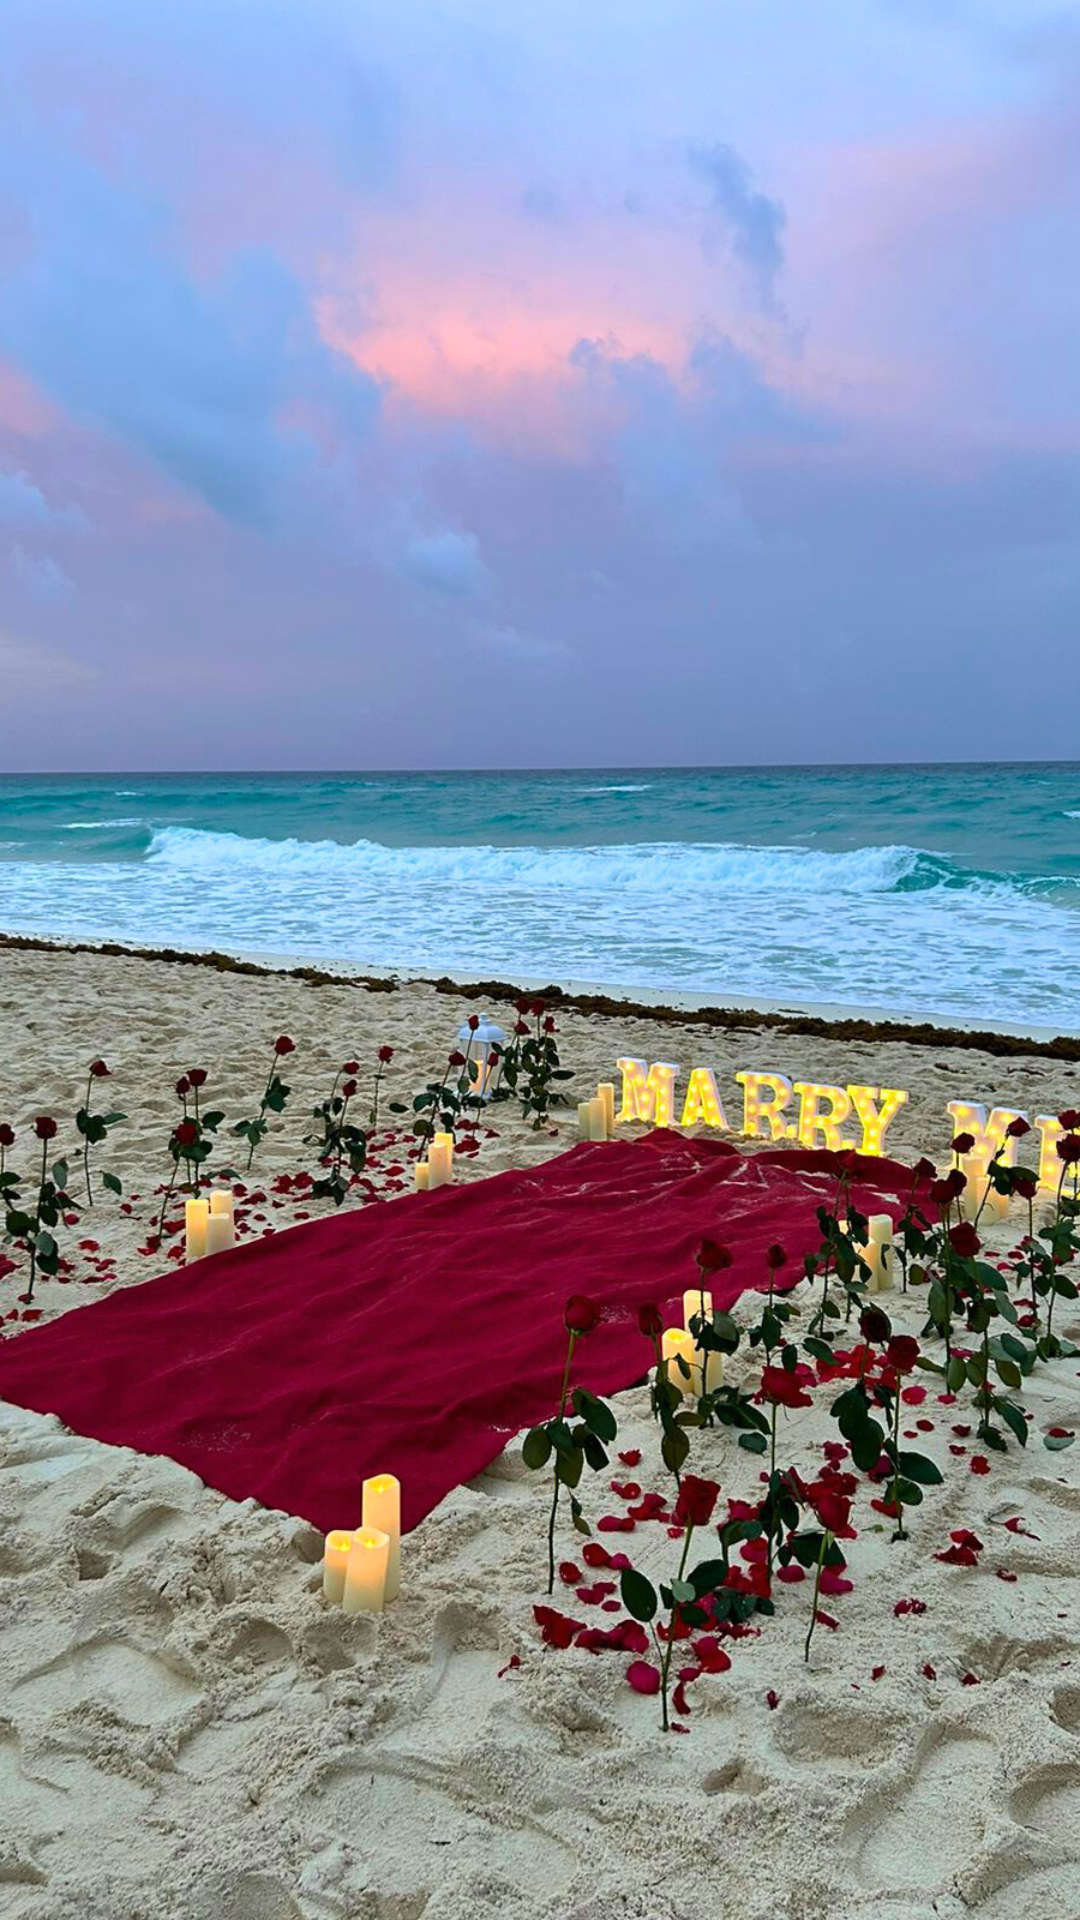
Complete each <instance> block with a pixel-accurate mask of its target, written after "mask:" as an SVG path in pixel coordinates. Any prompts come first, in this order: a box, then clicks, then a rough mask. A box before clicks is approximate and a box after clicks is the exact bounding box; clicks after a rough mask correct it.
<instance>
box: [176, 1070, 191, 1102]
mask: <svg viewBox="0 0 1080 1920" xmlns="http://www.w3.org/2000/svg"><path fill="white" fill-rule="evenodd" d="M176 1091H177V1093H178V1094H179V1095H180V1098H181V1100H182V1099H183V1098H184V1095H185V1094H186V1093H190V1092H191V1081H190V1080H189V1079H188V1077H187V1075H186V1074H181V1076H180V1078H179V1080H178V1081H177V1083H176Z"/></svg>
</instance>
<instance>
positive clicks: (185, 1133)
mask: <svg viewBox="0 0 1080 1920" xmlns="http://www.w3.org/2000/svg"><path fill="white" fill-rule="evenodd" d="M198 1137H199V1129H198V1127H197V1126H196V1125H195V1122H194V1120H181V1122H180V1125H179V1126H178V1127H177V1129H176V1133H175V1135H174V1138H175V1140H176V1143H177V1146H180V1147H193V1146H194V1145H195V1142H196V1140H197V1139H198Z"/></svg>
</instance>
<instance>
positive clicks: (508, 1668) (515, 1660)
mask: <svg viewBox="0 0 1080 1920" xmlns="http://www.w3.org/2000/svg"><path fill="white" fill-rule="evenodd" d="M520 1665H521V1655H520V1653H512V1654H511V1655H510V1658H509V1660H508V1661H507V1663H506V1665H505V1667H500V1668H499V1671H498V1674H497V1675H496V1678H497V1679H499V1680H503V1679H505V1677H506V1675H507V1674H508V1673H513V1672H514V1671H515V1669H516V1668H517V1667H520Z"/></svg>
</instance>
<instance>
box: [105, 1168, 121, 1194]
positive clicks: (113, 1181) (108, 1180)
mask: <svg viewBox="0 0 1080 1920" xmlns="http://www.w3.org/2000/svg"><path fill="white" fill-rule="evenodd" d="M101 1184H102V1186H103V1187H107V1188H108V1190H109V1192H110V1193H123V1191H124V1189H123V1187H122V1186H121V1185H120V1181H119V1179H118V1178H117V1176H116V1174H115V1173H103V1174H102V1176H101Z"/></svg>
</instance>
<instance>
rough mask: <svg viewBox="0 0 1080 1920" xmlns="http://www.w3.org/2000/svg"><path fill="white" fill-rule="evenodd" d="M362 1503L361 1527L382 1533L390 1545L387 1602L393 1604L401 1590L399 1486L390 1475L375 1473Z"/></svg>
mask: <svg viewBox="0 0 1080 1920" xmlns="http://www.w3.org/2000/svg"><path fill="white" fill-rule="evenodd" d="M361 1500H362V1503H363V1504H362V1507H361V1520H360V1524H361V1526H363V1527H367V1528H370V1529H374V1530H375V1531H376V1532H378V1533H385V1534H386V1537H387V1539H388V1540H389V1542H390V1552H389V1555H388V1557H387V1562H386V1598H387V1600H396V1599H397V1597H398V1593H399V1592H400V1590H401V1482H400V1481H399V1480H395V1478H394V1476H393V1474H392V1473H377V1474H376V1475H375V1477H374V1479H372V1480H365V1481H364V1483H363V1487H362V1490H361Z"/></svg>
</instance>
